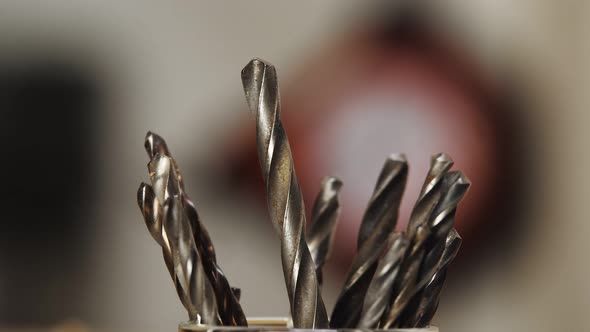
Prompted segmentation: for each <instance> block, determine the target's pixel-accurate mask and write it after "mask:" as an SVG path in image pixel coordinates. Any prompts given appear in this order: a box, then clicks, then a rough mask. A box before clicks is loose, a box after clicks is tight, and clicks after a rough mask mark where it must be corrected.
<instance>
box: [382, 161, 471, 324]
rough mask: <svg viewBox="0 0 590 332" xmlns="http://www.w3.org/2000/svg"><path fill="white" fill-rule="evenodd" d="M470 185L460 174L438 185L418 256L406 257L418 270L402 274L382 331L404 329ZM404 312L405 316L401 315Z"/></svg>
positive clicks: (454, 173)
mask: <svg viewBox="0 0 590 332" xmlns="http://www.w3.org/2000/svg"><path fill="white" fill-rule="evenodd" d="M469 185H470V182H469V180H468V179H467V178H466V177H465V176H464V175H463V173H461V172H459V171H453V172H448V173H446V174H445V175H444V176H443V178H442V182H441V184H440V190H441V196H440V199H439V201H438V203H437V204H436V206H435V207H434V209H433V212H432V214H431V216H430V218H429V221H428V224H427V227H426V230H427V231H426V232H425V235H424V237H423V239H422V240H421V241H420V243H422V244H421V245H420V247H419V249H416V253H420V255H419V256H416V257H417V258H416V259H413V258H412V257H413V254H411V255H412V256H410V258H408V259H409V260H410V261H412V264H415V266H418V267H417V268H416V267H415V266H413V267H412V273H409V272H408V273H407V274H406V275H404V279H402V282H401V286H400V288H398V296H397V297H396V299H395V301H394V303H393V305H392V307H391V309H390V310H389V312H388V314H387V316H385V318H384V320H383V326H384V327H385V328H389V327H393V326H405V319H406V318H405V317H407V316H408V313H409V315H411V313H413V312H415V311H416V303H417V302H415V301H414V302H412V304H410V306H409V307H408V304H409V303H410V301H411V300H412V298H413V297H415V296H417V295H416V294H418V293H420V292H421V291H422V290H423V288H424V286H425V284H426V283H427V282H428V280H427V279H429V278H430V277H431V276H432V275H433V274H434V273H435V271H436V269H437V265H438V262H439V259H440V257H441V255H442V252H443V250H444V245H445V241H446V237H447V235H448V234H449V232H450V231H451V229H452V227H453V219H454V216H455V212H456V210H457V204H458V203H459V202H460V200H461V199H462V198H463V196H464V195H465V193H466V192H467V189H468V188H469ZM414 274H415V275H414ZM418 296H419V295H418ZM404 310H405V311H406V314H404V313H403V311H404ZM402 316H404V317H402Z"/></svg>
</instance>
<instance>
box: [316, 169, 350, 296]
mask: <svg viewBox="0 0 590 332" xmlns="http://www.w3.org/2000/svg"><path fill="white" fill-rule="evenodd" d="M340 188H342V181H340V180H339V179H337V178H335V177H333V176H328V177H325V178H324V179H322V184H321V189H320V192H319V193H318V195H317V197H316V199H315V202H314V204H313V208H312V209H311V227H310V229H309V231H308V232H307V244H308V246H309V251H310V253H311V257H312V259H313V261H314V262H315V265H316V274H317V276H318V283H319V285H320V286H321V285H322V279H323V277H322V268H323V266H324V264H325V263H326V260H327V259H328V258H329V256H330V252H331V249H332V243H333V242H334V235H335V232H336V225H337V224H338V217H339V215H340V210H341V209H340V197H339V194H340Z"/></svg>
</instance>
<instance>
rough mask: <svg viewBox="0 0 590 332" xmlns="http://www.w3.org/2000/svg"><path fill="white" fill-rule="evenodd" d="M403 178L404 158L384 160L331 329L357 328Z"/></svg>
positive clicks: (394, 219)
mask: <svg viewBox="0 0 590 332" xmlns="http://www.w3.org/2000/svg"><path fill="white" fill-rule="evenodd" d="M407 175H408V164H407V161H406V158H405V156H404V155H391V156H390V157H389V158H388V159H387V160H386V161H385V164H384V166H383V169H382V170H381V173H380V174H379V178H378V179H377V184H376V186H375V189H374V191H373V195H372V197H371V199H370V201H369V204H368V207H367V210H366V212H365V215H364V216H363V220H362V222H361V228H360V231H359V237H358V253H357V255H356V256H355V258H354V260H353V262H352V266H351V268H350V270H349V272H348V275H347V277H346V281H345V283H344V286H343V288H342V291H341V292H340V295H339V296H338V300H337V301H336V305H335V307H334V311H333V312H332V319H331V320H330V326H331V327H332V328H354V327H356V326H357V323H358V321H359V319H360V315H361V309H362V308H361V304H362V303H363V301H364V297H365V294H366V292H367V289H368V287H369V284H370V282H371V279H372V278H373V274H374V273H375V270H376V268H377V260H378V258H379V257H380V256H381V253H382V252H383V250H384V249H385V246H386V243H387V238H388V237H389V236H390V233H391V232H393V230H394V229H395V225H396V223H397V216H398V210H399V206H400V203H401V198H402V194H403V192H404V189H405V186H406V180H407Z"/></svg>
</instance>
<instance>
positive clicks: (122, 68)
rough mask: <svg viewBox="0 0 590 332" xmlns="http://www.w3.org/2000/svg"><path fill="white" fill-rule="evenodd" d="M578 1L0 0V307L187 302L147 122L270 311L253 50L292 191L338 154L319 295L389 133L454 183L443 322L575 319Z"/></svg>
mask: <svg viewBox="0 0 590 332" xmlns="http://www.w3.org/2000/svg"><path fill="white" fill-rule="evenodd" d="M586 7H587V6H586V4H585V3H584V2H583V1H575V0H572V1H562V2H550V1H532V0H529V1H519V2H517V3H514V2H512V1H505V0H500V1H497V0H493V1H492V0H477V1H462V0H451V1H445V2H444V3H443V2H440V1H439V2H435V1H407V2H403V1H389V2H380V1H363V2H361V1H336V0H334V1H322V2H313V1H298V2H274V1H270V0H268V1H250V2H233V1H215V2H214V1H202V2H186V1H168V2H161V3H159V4H155V3H148V2H128V3H119V2H93V3H82V2H69V1H54V2H52V3H46V2H42V1H30V2H24V1H3V2H1V3H0V117H1V119H2V120H1V121H0V127H1V129H2V130H0V135H2V139H3V143H2V147H3V151H4V153H3V162H2V163H1V166H0V167H1V171H2V174H4V175H5V176H4V178H3V185H4V190H3V192H4V194H3V195H2V200H1V202H2V203H1V204H2V205H1V207H2V211H3V215H4V216H3V218H2V231H1V232H0V246H1V247H0V248H1V250H0V326H3V327H4V328H6V329H12V328H15V327H18V328H53V329H55V330H61V329H74V330H78V329H80V330H85V329H88V330H94V329H100V330H103V329H106V330H139V329H141V330H143V331H166V330H169V331H173V330H175V329H176V325H177V324H178V322H180V321H182V320H185V319H186V317H185V313H184V310H183V308H182V306H181V304H180V301H178V300H177V298H176V293H175V291H174V289H173V285H172V283H171V282H170V277H169V275H168V273H167V271H166V269H165V267H164V264H163V261H162V258H161V253H160V250H159V248H158V246H157V245H156V243H155V242H154V241H153V240H152V239H151V237H150V235H149V234H148V232H147V230H146V228H145V226H144V224H143V221H142V218H141V215H140V212H139V209H138V208H137V204H136V202H135V199H136V194H135V193H136V190H137V187H138V185H139V183H140V182H141V181H145V180H147V168H146V164H147V161H148V159H147V156H146V154H145V151H144V149H143V139H144V135H145V133H146V132H147V131H148V130H153V131H155V132H157V133H159V134H161V135H162V136H164V137H165V138H166V139H167V141H168V144H169V146H170V148H171V149H172V151H173V153H174V156H175V157H176V159H177V161H178V162H179V164H180V165H181V167H182V169H183V170H184V173H185V179H186V180H185V181H186V185H187V190H188V192H189V193H190V195H191V197H192V198H193V200H194V201H195V202H196V203H197V206H198V209H199V213H200V214H201V217H202V219H203V222H204V223H205V225H206V227H207V228H208V230H209V232H210V233H211V236H212V238H213V240H214V243H215V246H216V250H217V252H218V260H219V262H220V265H221V267H222V268H223V269H224V271H225V273H226V274H227V276H228V278H229V280H230V282H231V283H232V284H233V285H235V286H238V287H240V288H241V289H242V304H243V306H244V310H245V311H246V313H247V314H248V315H249V316H263V315H264V316H285V315H286V314H287V313H288V301H287V295H286V290H285V286H284V282H283V276H282V270H281V263H280V254H279V241H278V239H277V238H276V236H275V235H274V233H273V229H272V227H271V225H270V221H269V220H268V216H267V213H266V206H265V202H264V196H263V195H264V187H263V185H262V178H261V176H260V173H259V165H258V160H257V155H256V147H255V136H254V128H255V124H254V120H253V118H252V117H251V115H250V114H249V112H248V111H247V106H246V103H245V101H244V97H243V92H242V86H241V82H240V70H241V69H242V67H243V66H244V65H245V64H246V63H247V62H248V61H249V60H250V59H251V58H252V57H255V56H256V57H261V58H263V59H265V60H268V61H270V62H272V63H273V64H274V65H275V66H276V67H277V70H278V73H279V78H280V82H281V94H282V98H283V99H282V106H283V110H282V112H283V121H284V123H285V127H286V129H287V131H288V133H289V137H290V141H291V144H292V147H293V154H294V159H295V163H296V167H297V174H298V176H299V179H300V181H301V185H302V189H303V191H304V195H305V199H306V206H307V207H308V208H311V204H312V202H313V199H314V195H315V194H316V193H317V191H318V190H319V183H320V180H321V178H322V177H323V176H325V175H336V176H339V177H340V178H341V179H342V180H343V182H344V187H343V191H342V199H343V204H344V207H343V214H342V218H341V221H340V226H339V230H338V234H337V240H336V241H337V242H336V245H335V248H334V253H333V257H332V259H331V261H330V262H329V266H328V270H327V271H325V278H326V281H325V286H324V290H323V291H324V298H325V300H326V304H327V306H328V308H329V309H330V308H331V307H332V306H333V304H334V302H335V298H336V296H337V294H338V291H339V288H340V286H341V284H342V282H343V278H344V274H345V273H346V270H347V268H348V264H349V263H350V260H351V258H352V255H354V250H355V249H354V247H353V246H352V244H353V243H354V239H355V237H356V232H357V230H358V225H359V222H360V218H361V217H362V214H363V210H364V208H365V207H366V204H367V202H368V200H369V197H370V194H371V192H372V189H373V186H374V184H375V181H376V178H377V175H378V172H379V170H380V168H381V166H382V163H383V162H384V160H385V158H386V156H387V155H389V154H391V153H395V152H404V153H406V154H407V156H408V160H409V163H410V178H409V182H408V187H407V192H406V194H405V197H404V203H403V206H402V211H401V212H400V225H399V227H400V228H401V227H403V226H404V225H405V222H406V221H407V217H408V216H409V210H410V209H411V207H412V205H413V202H414V201H415V199H416V197H417V194H418V191H419V188H420V185H421V182H422V181H423V177H424V175H425V173H426V171H427V169H428V164H429V158H430V156H431V155H432V154H434V153H437V152H448V153H449V154H450V155H451V156H452V157H453V159H454V160H455V165H456V166H455V167H456V168H458V169H461V170H463V171H464V172H465V173H466V174H467V176H468V177H469V178H470V179H471V181H472V183H473V185H472V189H471V190H470V193H469V194H468V196H467V198H466V199H465V200H464V202H463V203H462V205H460V207H459V213H458V216H457V219H456V224H457V228H458V229H459V232H460V233H461V234H462V236H463V238H464V246H463V248H462V251H461V252H460V255H459V257H458V258H457V260H456V261H455V262H454V264H453V266H452V268H451V270H450V271H449V275H448V278H447V283H446V286H445V289H444V290H443V294H442V299H441V304H440V306H439V310H438V313H437V315H436V316H435V319H434V322H435V324H436V325H439V326H440V327H441V330H442V331H468V330H475V331H500V330H517V329H523V330H530V331H550V330H556V329H562V330H571V331H573V330H576V329H578V330H579V329H583V327H584V326H586V323H587V322H586V321H585V319H584V314H585V313H587V308H588V307H590V287H588V286H587V285H586V284H585V283H586V282H587V280H589V279H588V278H589V277H590V262H588V258H587V253H588V252H589V251H590V242H589V241H587V239H586V236H587V234H590V224H588V222H587V221H588V220H589V214H588V212H587V210H586V207H585V204H584V203H586V202H585V201H586V198H587V197H590V196H589V195H590V193H589V192H588V185H590V176H588V175H587V170H588V169H589V166H590V165H589V161H590V157H589V153H588V148H587V142H590V132H589V131H588V130H587V124H588V123H589V121H590V113H588V112H587V108H588V107H590V98H589V97H588V94H587V93H586V90H587V86H589V85H588V83H590V82H588V78H589V77H590V75H589V74H590V60H589V59H590V56H589V55H590V54H589V53H588V51H589V50H590V48H589V47H590V45H589V43H588V38H587V34H586V32H587V31H588V28H589V27H588V26H587V21H588V19H590V11H589V10H588V8H586Z"/></svg>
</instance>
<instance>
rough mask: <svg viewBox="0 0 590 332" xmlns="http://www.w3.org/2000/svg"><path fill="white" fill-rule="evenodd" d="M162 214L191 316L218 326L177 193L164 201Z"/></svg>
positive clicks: (215, 311)
mask: <svg viewBox="0 0 590 332" xmlns="http://www.w3.org/2000/svg"><path fill="white" fill-rule="evenodd" d="M163 215H164V221H163V224H164V228H165V229H166V234H167V236H168V243H170V249H171V252H172V260H173V262H174V272H175V276H176V279H177V280H178V283H179V284H180V285H181V287H182V289H183V290H184V294H186V295H187V296H188V301H187V302H188V303H189V305H188V307H189V315H190V319H191V320H194V321H197V322H199V323H201V324H206V325H218V323H219V320H218V317H217V303H216V301H215V295H214V291H213V287H212V286H211V283H210V282H209V280H208V279H207V277H206V276H205V273H204V271H203V265H202V264H201V257H200V255H199V251H198V250H197V247H196V244H195V242H194V239H193V237H192V230H191V228H190V224H189V221H188V219H187V216H186V214H185V212H184V207H183V203H182V200H181V199H180V198H179V197H178V196H174V197H169V198H168V199H167V200H166V202H165V204H164V213H163Z"/></svg>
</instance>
